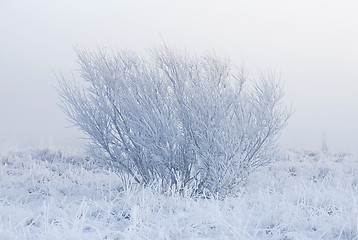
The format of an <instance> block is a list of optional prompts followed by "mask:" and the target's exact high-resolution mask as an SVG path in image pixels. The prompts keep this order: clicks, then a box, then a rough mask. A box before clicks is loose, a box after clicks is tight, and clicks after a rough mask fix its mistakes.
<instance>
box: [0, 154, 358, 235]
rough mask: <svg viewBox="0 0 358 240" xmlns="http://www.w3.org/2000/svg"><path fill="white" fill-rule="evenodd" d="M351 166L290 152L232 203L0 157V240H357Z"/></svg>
mask: <svg viewBox="0 0 358 240" xmlns="http://www.w3.org/2000/svg"><path fill="white" fill-rule="evenodd" d="M357 168H358V158H357V157H356V156H355V155H349V154H322V153H314V152H304V151H301V152H293V151H291V152H289V153H287V156H286V157H284V158H283V159H282V160H280V161H279V162H276V163H274V164H271V165H268V166H266V167H264V168H261V169H259V170H258V171H257V172H255V173H253V174H252V175H251V176H250V178H249V179H248V182H247V184H246V186H244V187H243V189H242V192H241V193H240V194H239V195H238V196H237V197H236V198H226V199H225V200H215V199H214V198H210V199H203V198H197V199H192V198H189V197H185V196H178V195H177V194H175V193H170V191H169V193H165V194H163V193H160V192H161V191H160V189H159V188H158V187H154V186H153V187H151V188H147V189H140V188H138V187H136V186H134V185H130V184H128V181H126V179H120V178H119V177H118V176H117V175H115V174H114V173H112V172H111V171H108V170H106V169H105V167H104V166H101V164H99V163H94V162H92V161H91V159H90V158H88V157H83V155H82V156H81V154H79V153H70V152H61V151H58V150H27V151H20V152H15V151H12V152H3V153H1V154H0V239H3V240H5V239H21V240H22V239H282V240H283V239H285V240H289V239H297V240H303V239H358V235H357V231H358V222H357V218H358V205H357V203H358V202H357V199H358V171H357Z"/></svg>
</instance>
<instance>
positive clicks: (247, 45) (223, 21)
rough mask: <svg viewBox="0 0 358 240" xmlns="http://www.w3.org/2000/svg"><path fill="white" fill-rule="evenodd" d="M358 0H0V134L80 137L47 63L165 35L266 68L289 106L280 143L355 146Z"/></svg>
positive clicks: (60, 66)
mask: <svg viewBox="0 0 358 240" xmlns="http://www.w3.org/2000/svg"><path fill="white" fill-rule="evenodd" d="M357 13H358V2H357V1H345V0H343V1H327V0H316V1H308V0H302V1H287V0H285V1H284V0H281V1H279V0H273V1H267V0H266V1H258V0H252V1H237V0H236V1H234V0H232V1H225V0H223V1H210V0H209V1H208V0H206V1H204V0H197V1H192V0H191V1H189V0H184V1H183V0H182V1H168V0H153V1H139V0H131V1H120V0H118V1H114V0H112V1H110V0H108V1H99V0H98V1H94V0H92V1H91V0H87V1H84V0H81V1H73V0H71V1H70V0H61V1H59V0H57V1H51V0H32V1H26V0H19V1H11V0H0V36H1V37H0V144H4V143H11V144H13V143H17V144H19V145H20V146H28V145H34V146H36V145H38V144H40V142H41V139H43V140H44V141H47V140H46V139H50V140H51V141H53V143H54V144H55V145H57V144H60V145H73V144H78V143H79V141H78V140H77V138H78V132H77V131H76V130H75V129H74V128H65V127H66V126H68V125H69V123H68V122H67V121H66V117H65V116H64V114H63V113H62V112H61V111H60V110H59V109H58V107H57V105H56V103H57V102H58V98H57V94H56V91H55V90H54V88H53V86H55V85H56V79H55V77H54V75H53V73H52V70H55V71H59V70H61V71H63V72H64V74H65V75H67V76H70V75H71V70H75V69H77V66H76V63H75V54H74V52H73V46H75V45H86V46H87V47H90V48H95V47H96V46H99V45H101V46H103V45H104V46H110V47H114V48H117V47H127V48H134V49H137V50H139V51H141V50H143V49H144V48H145V47H147V46H150V45H151V44H153V43H159V42H160V41H161V38H164V39H165V40H166V41H167V42H169V43H174V44H179V45H183V46H186V47H187V48H189V49H192V50H193V51H196V52H200V51H205V50H211V49H215V50H216V51H217V52H218V53H222V54H223V55H229V56H230V57H231V59H232V60H233V61H234V62H236V63H237V64H241V63H242V62H244V63H245V65H246V66H247V67H248V68H249V69H250V72H251V73H252V74H251V75H252V76H254V75H255V72H256V71H257V69H267V68H271V69H274V70H276V71H277V72H280V73H281V76H282V80H283V81H284V82H285V91H286V98H285V102H286V103H287V104H288V105H291V104H292V106H293V107H294V109H295V114H294V115H293V117H292V118H291V119H290V122H289V125H288V127H287V128H286V130H285V132H284V134H283V136H282V138H281V141H280V144H281V146H282V147H283V148H288V147H295V148H319V147H320V144H321V137H322V133H323V132H324V133H325V135H326V137H327V142H328V146H329V147H331V149H333V150H344V151H353V150H355V149H358V139H357V136H358V127H357V122H358V104H357V102H358V95H357V93H358V14H357Z"/></svg>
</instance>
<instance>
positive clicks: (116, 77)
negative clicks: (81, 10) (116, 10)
mask: <svg viewBox="0 0 358 240" xmlns="http://www.w3.org/2000/svg"><path fill="white" fill-rule="evenodd" d="M77 53H78V62H79V65H80V74H81V77H82V78H83V79H84V80H85V81H84V82H83V84H79V83H76V82H69V81H67V80H65V78H64V77H62V76H61V78H60V81H59V84H60V90H59V93H60V97H61V99H62V105H61V107H62V109H63V111H64V112H65V113H66V114H67V116H69V118H70V119H71V120H72V122H73V123H74V124H75V125H77V126H78V127H79V128H80V129H81V130H82V131H83V132H84V133H86V134H87V135H88V137H89V138H90V139H91V142H92V144H93V147H95V148H96V149H99V150H101V151H102V153H103V154H104V156H105V157H106V158H107V159H108V160H109V162H110V163H111V164H112V165H113V166H114V167H115V168H116V170H117V171H118V173H119V174H128V175H130V176H131V177H132V178H133V179H134V180H135V181H136V182H138V183H141V184H148V183H150V182H152V181H159V182H161V183H162V184H164V185H173V186H175V187H177V189H181V188H182V187H184V186H189V185H190V186H192V187H193V189H195V191H197V192H202V191H204V190H205V191H209V192H211V193H215V194H219V195H222V196H224V195H226V194H228V193H231V192H233V191H235V188H236V187H237V186H239V184H240V183H241V182H242V180H243V179H245V178H246V176H247V175H248V174H249V173H250V171H252V170H253V169H254V168H256V167H258V166H262V165H265V164H267V163H269V162H270V161H272V160H273V159H274V157H275V153H276V144H275V143H276V139H277V137H278V135H279V133H280V131H281V130H282V129H283V127H284V126H285V124H286V121H287V119H288V116H289V112H288V111H287V110H286V109H285V108H283V107H282V106H281V104H280V100H281V98H282V95H283V92H282V89H281V88H280V85H279V84H278V83H277V82H276V81H275V79H274V76H273V75H272V74H262V75H261V78H260V79H259V80H258V81H255V82H249V81H246V74H245V72H244V71H243V69H240V68H236V67H235V66H233V65H232V64H231V63H230V62H229V60H227V59H220V58H218V57H217V56H215V55H205V56H193V55H190V54H188V53H186V52H184V53H183V52H179V53H178V52H175V51H172V50H171V49H169V48H168V47H166V46H164V47H159V48H153V49H150V50H148V51H147V53H148V55H146V56H142V55H137V54H135V53H133V52H129V51H117V52H114V53H107V52H105V51H101V50H99V51H95V52H88V51H83V50H78V51H77ZM97 152H98V151H97Z"/></svg>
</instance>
